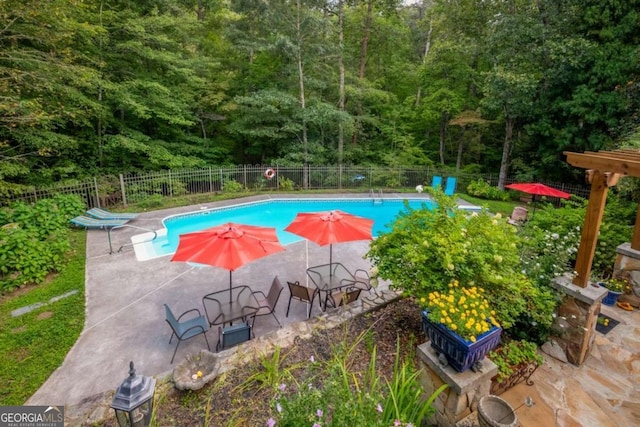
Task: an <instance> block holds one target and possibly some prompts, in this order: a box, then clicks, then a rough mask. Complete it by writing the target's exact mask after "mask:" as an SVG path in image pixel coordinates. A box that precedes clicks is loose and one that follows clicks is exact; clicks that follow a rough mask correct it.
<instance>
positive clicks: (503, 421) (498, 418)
mask: <svg viewBox="0 0 640 427" xmlns="http://www.w3.org/2000/svg"><path fill="white" fill-rule="evenodd" d="M478 424H480V427H517V426H518V417H517V416H516V411H515V410H514V409H513V408H512V407H511V405H509V402H507V401H506V400H504V399H502V398H500V397H498V396H494V395H492V394H490V395H488V396H484V397H483V398H482V399H480V402H479V403H478Z"/></svg>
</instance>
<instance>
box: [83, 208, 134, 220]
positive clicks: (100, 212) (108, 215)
mask: <svg viewBox="0 0 640 427" xmlns="http://www.w3.org/2000/svg"><path fill="white" fill-rule="evenodd" d="M87 214H88V215H89V216H91V217H93V218H97V219H134V218H135V217H137V216H138V215H140V214H137V213H115V212H109V211H105V210H104V209H100V208H91V209H89V210H88V211H87Z"/></svg>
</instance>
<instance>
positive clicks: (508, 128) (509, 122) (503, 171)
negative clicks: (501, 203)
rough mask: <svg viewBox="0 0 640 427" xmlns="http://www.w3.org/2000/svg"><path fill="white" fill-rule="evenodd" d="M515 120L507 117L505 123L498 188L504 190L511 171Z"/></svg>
mask: <svg viewBox="0 0 640 427" xmlns="http://www.w3.org/2000/svg"><path fill="white" fill-rule="evenodd" d="M514 125H515V120H514V119H512V118H510V117H508V116H507V117H506V118H505V123H504V147H502V161H500V175H498V188H499V189H501V190H504V185H505V183H506V181H507V172H508V170H509V156H510V154H511V143H512V139H513V127H514Z"/></svg>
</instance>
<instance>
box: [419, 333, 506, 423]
mask: <svg viewBox="0 0 640 427" xmlns="http://www.w3.org/2000/svg"><path fill="white" fill-rule="evenodd" d="M417 353H418V358H419V360H420V362H421V367H422V368H423V369H422V373H421V376H420V382H421V383H422V387H423V389H424V392H425V394H426V396H427V397H428V396H431V395H432V394H433V393H434V392H435V391H436V390H437V389H438V388H439V387H440V386H441V385H443V384H448V385H449V387H448V388H447V389H446V390H444V391H443V392H442V393H440V395H439V396H438V398H437V399H436V400H435V401H434V402H433V407H434V409H435V410H436V413H435V415H434V417H435V420H432V422H435V423H436V424H437V425H438V426H442V427H454V426H455V425H456V424H457V423H458V422H459V421H461V420H462V419H463V418H465V417H467V416H468V415H469V414H471V412H473V411H475V410H476V408H477V406H478V402H479V401H480V398H482V397H483V396H486V395H489V390H490V388H491V378H492V377H494V376H495V375H496V374H497V373H498V367H497V366H496V365H495V363H493V362H492V361H491V360H489V359H487V358H486V357H485V358H484V360H483V361H482V371H481V372H473V371H472V370H467V371H465V372H457V371H455V370H454V369H453V368H452V367H451V366H443V365H442V364H440V362H439V361H438V355H437V354H436V351H435V350H434V349H433V348H432V347H431V344H430V343H429V342H426V343H424V344H421V345H419V346H418V351H417Z"/></svg>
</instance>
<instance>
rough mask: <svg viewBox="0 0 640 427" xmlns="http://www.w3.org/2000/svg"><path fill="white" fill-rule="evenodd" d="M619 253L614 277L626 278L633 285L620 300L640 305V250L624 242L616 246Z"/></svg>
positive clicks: (635, 305)
mask: <svg viewBox="0 0 640 427" xmlns="http://www.w3.org/2000/svg"><path fill="white" fill-rule="evenodd" d="M616 252H617V253H618V255H617V257H616V262H615V265H614V267H613V277H618V278H625V279H627V280H628V281H629V284H630V285H631V292H630V293H626V294H623V295H621V296H620V297H619V298H618V301H620V302H627V303H629V304H631V305H632V306H634V307H636V308H639V307H640V251H638V250H635V249H632V248H631V244H630V243H623V244H621V245H620V246H618V247H617V248H616Z"/></svg>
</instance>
